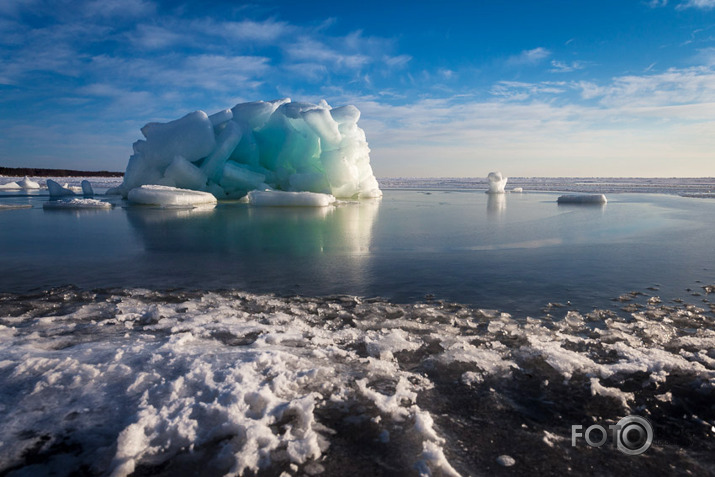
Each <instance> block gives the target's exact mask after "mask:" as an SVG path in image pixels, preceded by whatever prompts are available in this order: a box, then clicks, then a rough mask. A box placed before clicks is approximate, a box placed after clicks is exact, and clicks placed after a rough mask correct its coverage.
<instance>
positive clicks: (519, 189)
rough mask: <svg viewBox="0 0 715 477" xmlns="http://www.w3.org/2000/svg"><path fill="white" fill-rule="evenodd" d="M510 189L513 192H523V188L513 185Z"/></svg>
mask: <svg viewBox="0 0 715 477" xmlns="http://www.w3.org/2000/svg"><path fill="white" fill-rule="evenodd" d="M511 191H512V192H514V193H515V194H521V193H522V192H524V189H522V188H521V187H514V188H513V189H512V190H511Z"/></svg>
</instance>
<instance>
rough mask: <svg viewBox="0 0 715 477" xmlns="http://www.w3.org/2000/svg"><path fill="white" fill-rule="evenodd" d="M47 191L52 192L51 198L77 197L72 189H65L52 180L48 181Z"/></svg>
mask: <svg viewBox="0 0 715 477" xmlns="http://www.w3.org/2000/svg"><path fill="white" fill-rule="evenodd" d="M65 185H66V184H65ZM47 189H48V190H49V191H50V197H68V196H73V195H76V194H75V192H74V191H73V190H72V189H70V188H68V187H63V186H61V185H59V184H58V183H57V182H55V181H53V180H52V179H47Z"/></svg>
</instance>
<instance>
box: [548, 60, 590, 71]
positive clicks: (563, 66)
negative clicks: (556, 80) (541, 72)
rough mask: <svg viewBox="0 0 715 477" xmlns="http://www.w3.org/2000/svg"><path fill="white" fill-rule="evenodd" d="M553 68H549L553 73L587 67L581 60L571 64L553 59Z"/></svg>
mask: <svg viewBox="0 0 715 477" xmlns="http://www.w3.org/2000/svg"><path fill="white" fill-rule="evenodd" d="M551 66H552V68H551V69H550V70H549V71H551V72H552V73H571V72H573V71H576V70H582V69H584V68H585V66H584V65H583V63H581V62H579V61H574V62H572V63H571V64H568V63H564V62H563V61H557V60H552V61H551Z"/></svg>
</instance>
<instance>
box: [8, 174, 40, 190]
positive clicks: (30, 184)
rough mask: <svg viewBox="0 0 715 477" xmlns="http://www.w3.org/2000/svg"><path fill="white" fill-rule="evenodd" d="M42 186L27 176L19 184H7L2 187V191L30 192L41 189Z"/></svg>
mask: <svg viewBox="0 0 715 477" xmlns="http://www.w3.org/2000/svg"><path fill="white" fill-rule="evenodd" d="M39 188H40V184H38V183H37V182H35V181H33V180H31V179H30V178H29V177H27V176H25V178H24V179H22V180H19V181H17V182H9V183H7V184H2V185H0V190H30V189H39Z"/></svg>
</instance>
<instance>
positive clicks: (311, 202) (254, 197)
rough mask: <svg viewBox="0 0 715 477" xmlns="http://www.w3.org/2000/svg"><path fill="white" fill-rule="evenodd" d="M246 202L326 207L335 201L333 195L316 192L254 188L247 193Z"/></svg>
mask: <svg viewBox="0 0 715 477" xmlns="http://www.w3.org/2000/svg"><path fill="white" fill-rule="evenodd" d="M248 203H249V204H251V205H255V206H260V207H327V206H329V205H331V204H334V203H335V197H333V196H332V195H330V194H319V193H317V192H286V191H278V190H262V191H259V190H254V191H251V192H249V193H248Z"/></svg>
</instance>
